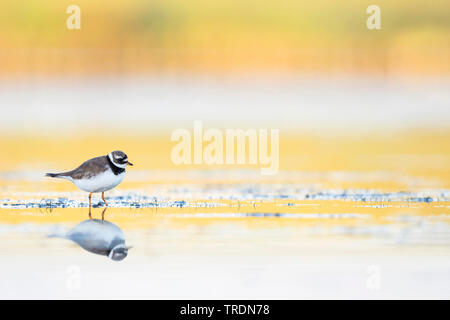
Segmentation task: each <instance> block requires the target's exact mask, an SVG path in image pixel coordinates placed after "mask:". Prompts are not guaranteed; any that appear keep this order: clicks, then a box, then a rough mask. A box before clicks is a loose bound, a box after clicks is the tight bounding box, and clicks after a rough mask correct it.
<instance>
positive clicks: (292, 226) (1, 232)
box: [0, 170, 450, 298]
mask: <svg viewBox="0 0 450 320" xmlns="http://www.w3.org/2000/svg"><path fill="white" fill-rule="evenodd" d="M152 173H153V172H152V171H149V172H147V171H141V172H139V173H135V174H130V175H129V177H127V182H128V184H124V186H123V187H120V188H117V189H116V190H114V191H112V192H109V193H107V200H108V203H109V205H110V207H109V208H108V209H107V210H106V211H105V213H104V218H105V220H106V221H108V222H110V223H112V224H114V225H115V226H117V228H118V229H120V230H121V231H120V232H123V234H124V237H125V243H126V246H132V248H131V249H129V250H128V255H127V256H126V257H125V259H124V260H122V261H120V262H116V261H112V260H109V259H108V258H107V257H106V256H105V254H103V255H102V254H98V252H97V254H96V253H92V250H93V251H96V250H95V248H94V249H92V246H94V247H95V246H99V245H100V246H103V247H105V246H106V247H107V246H109V244H108V243H107V244H105V241H106V240H105V237H106V239H112V237H113V235H111V234H110V232H109V231H108V230H103V229H99V230H100V231H99V230H97V231H95V230H94V232H91V233H89V232H87V233H86V234H81V237H82V243H83V245H84V249H83V248H82V247H81V246H80V245H79V244H77V243H76V242H74V241H73V239H72V240H71V239H70V238H68V237H67V234H69V233H70V232H71V230H72V232H73V230H77V229H74V228H75V227H76V226H77V225H78V224H79V223H80V222H82V221H85V222H84V223H86V221H87V223H89V221H91V222H92V221H96V220H89V217H88V208H87V194H85V193H83V192H78V191H73V190H74V187H71V185H70V183H69V182H66V181H54V180H50V181H49V180H46V179H39V176H40V172H38V171H36V172H26V173H25V172H20V171H16V172H9V173H8V174H7V175H8V177H9V178H8V182H7V183H6V184H5V185H4V186H3V187H2V189H1V190H2V192H1V193H0V194H1V200H0V224H1V226H0V238H1V239H2V241H3V243H6V244H7V245H5V246H3V247H2V248H1V249H0V254H1V257H2V264H1V266H0V271H1V272H2V274H3V275H8V276H7V277H4V279H3V281H2V289H1V290H0V295H1V297H3V298H11V297H29V298H37V297H39V298H51V297H58V298H61V297H71V298H98V297H101V298H118V297H123V298H133V297H134V298H186V297H190V298H231V297H233V298H315V297H323V298H333V297H341V298H344V297H348V298H351V297H353V298H390V297H405V298H408V297H409V298H416V297H428V298H429V297H442V298H448V297H449V296H450V291H449V289H448V288H449V284H450V246H449V245H450V196H449V195H450V190H448V189H445V188H441V187H439V188H430V187H427V189H423V188H420V187H417V185H416V188H411V189H415V190H412V191H394V192H393V191H387V190H384V189H383V188H379V189H376V188H374V189H362V188H345V189H337V188H326V187H324V185H322V184H321V183H322V182H323V181H321V179H319V177H320V174H317V175H314V174H311V173H309V174H306V173H303V174H302V173H299V172H297V174H295V173H293V172H281V173H280V176H279V177H278V178H273V179H268V181H265V182H262V181H260V179H261V177H260V176H259V175H258V174H255V173H254V171H252V170H241V171H240V174H239V181H237V180H236V179H235V178H236V177H234V178H233V177H232V176H230V175H229V174H228V173H227V172H226V171H221V170H215V171H214V170H212V171H204V172H193V171H176V172H172V171H159V178H162V180H163V181H164V180H165V179H164V176H165V177H166V178H167V180H170V179H169V178H168V177H171V176H172V177H173V175H176V176H177V177H178V178H179V179H181V180H184V181H186V180H188V181H190V182H189V183H179V182H178V183H173V182H172V183H164V182H157V183H155V181H151V180H148V181H146V179H144V178H143V177H147V176H151V175H152ZM5 175H6V173H4V176H5ZM193 175H194V176H195V177H197V178H198V179H195V180H192V179H191V178H190V177H192V176H193ZM308 175H310V178H314V179H315V181H316V184H315V185H311V184H309V183H307V182H305V177H306V176H308ZM311 175H312V176H313V177H311ZM285 176H289V177H290V181H289V182H288V183H287V182H284V183H283V182H282V181H283V180H284V181H286V179H285V178H284V177H285ZM330 176H331V175H330V174H328V175H327V177H328V178H329V177H330ZM338 176H339V179H340V181H344V180H348V181H353V183H354V184H355V185H358V183H357V180H358V179H362V180H365V179H367V178H369V176H370V177H372V178H373V177H374V176H373V173H371V174H364V173H359V174H358V175H357V176H358V178H357V179H356V178H355V175H354V174H352V173H351V172H348V173H345V172H340V173H339V175H338ZM381 176H382V177H384V178H386V175H383V174H382V175H381ZM212 177H214V178H212ZM382 177H379V178H380V179H382ZM410 178H411V180H414V179H413V178H414V177H410ZM205 181H206V182H205ZM208 181H215V182H214V183H210V182H208ZM348 181H347V182H348ZM324 183H325V182H324ZM327 183H329V181H328V182H327ZM344 185H345V184H344ZM129 186H134V187H135V188H129ZM127 187H128V188H127ZM93 203H94V208H93V210H92V217H93V218H94V219H99V220H100V221H101V218H102V212H103V211H104V210H105V208H104V205H103V203H102V201H101V199H100V197H99V196H98V195H95V196H94V202H93ZM77 239H78V240H79V239H80V238H77ZM108 241H109V240H108ZM106 242H107V241H106ZM101 243H103V244H101ZM86 246H88V250H86ZM89 246H90V247H89ZM89 248H90V249H89ZM97 251H99V250H97ZM74 279H75V280H76V281H75V280H74Z"/></svg>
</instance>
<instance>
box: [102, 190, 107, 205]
mask: <svg viewBox="0 0 450 320" xmlns="http://www.w3.org/2000/svg"><path fill="white" fill-rule="evenodd" d="M102 200H103V202H104V203H105V205H106V206H108V203H106V200H105V193H104V192H102Z"/></svg>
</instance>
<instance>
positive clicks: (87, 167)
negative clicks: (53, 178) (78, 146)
mask: <svg viewBox="0 0 450 320" xmlns="http://www.w3.org/2000/svg"><path fill="white" fill-rule="evenodd" d="M107 169H108V160H107V159H106V156H102V157H97V158H92V159H90V160H87V161H85V162H83V164H82V165H81V166H79V167H78V168H76V169H75V170H72V171H69V172H65V173H61V174H60V175H61V176H70V177H72V179H89V178H90V177H92V176H95V175H97V174H99V173H102V172H104V171H106V170H107Z"/></svg>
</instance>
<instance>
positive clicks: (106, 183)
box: [73, 170, 125, 192]
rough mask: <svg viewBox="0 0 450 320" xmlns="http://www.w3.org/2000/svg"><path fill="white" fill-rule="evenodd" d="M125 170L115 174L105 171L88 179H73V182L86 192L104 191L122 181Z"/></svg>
mask: <svg viewBox="0 0 450 320" xmlns="http://www.w3.org/2000/svg"><path fill="white" fill-rule="evenodd" d="M124 177H125V172H122V173H121V174H118V175H115V174H114V173H113V172H112V171H109V170H108V171H105V172H103V173H101V174H99V175H97V176H95V177H92V178H90V179H80V180H73V184H74V185H76V186H77V187H78V188H80V189H81V190H83V191H86V192H105V191H108V190H111V189H112V188H114V187H116V186H117V185H118V184H119V183H121V182H122V180H123V178H124Z"/></svg>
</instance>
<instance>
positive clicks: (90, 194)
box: [89, 192, 92, 219]
mask: <svg viewBox="0 0 450 320" xmlns="http://www.w3.org/2000/svg"><path fill="white" fill-rule="evenodd" d="M91 197H92V192H90V193H89V219H92V216H91Z"/></svg>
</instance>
